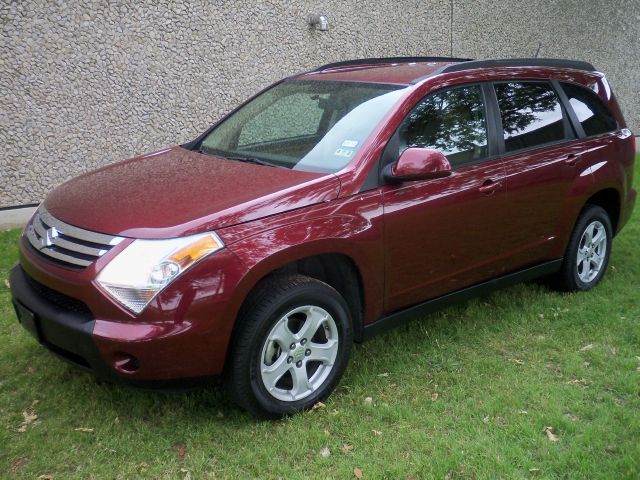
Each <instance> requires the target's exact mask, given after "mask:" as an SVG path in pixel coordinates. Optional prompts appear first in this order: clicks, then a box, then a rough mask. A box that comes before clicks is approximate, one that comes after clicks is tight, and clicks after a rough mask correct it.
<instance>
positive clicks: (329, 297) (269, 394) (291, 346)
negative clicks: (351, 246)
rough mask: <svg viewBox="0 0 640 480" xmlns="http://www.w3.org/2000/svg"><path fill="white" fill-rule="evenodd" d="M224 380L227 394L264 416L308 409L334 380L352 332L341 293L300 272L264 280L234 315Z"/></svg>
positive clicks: (342, 367) (343, 365) (347, 351)
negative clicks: (235, 318) (235, 321)
mask: <svg viewBox="0 0 640 480" xmlns="http://www.w3.org/2000/svg"><path fill="white" fill-rule="evenodd" d="M238 322H239V323H238V327H237V328H236V331H235V333H234V338H233V340H232V342H233V343H232V346H231V351H230V355H229V357H228V359H227V367H226V371H225V383H226V388H227V391H228V392H229V394H230V396H231V398H232V399H233V400H234V401H235V402H236V403H237V404H238V405H240V406H241V407H243V408H245V409H246V410H248V411H250V412H252V413H254V414H256V415H258V416H261V417H266V418H281V417H283V416H286V415H290V414H293V413H295V412H297V411H300V410H305V409H308V408H310V407H312V406H313V405H314V404H315V403H316V402H319V401H320V400H323V399H324V398H326V397H327V396H328V395H329V394H330V393H331V392H332V391H333V389H334V388H335V386H336V385H337V384H338V382H339V380H340V378H341V377H342V374H343V372H344V370H345V368H346V366H347V363H348V361H349V355H350V353H351V344H352V343H353V330H352V325H351V317H350V314H349V308H348V306H347V303H346V302H345V300H344V298H343V297H342V296H341V295H340V294H339V293H338V292H337V291H336V290H335V289H333V288H332V287H330V286H329V285H327V284H326V283H324V282H321V281H319V280H315V279H312V278H309V277H305V276H303V275H275V276H272V277H269V278H267V279H265V280H264V281H263V282H262V283H261V284H259V285H258V287H257V288H256V289H255V290H254V292H253V293H252V294H251V295H250V297H249V298H248V299H247V302H245V306H244V307H243V308H242V309H241V312H240V315H239V318H238Z"/></svg>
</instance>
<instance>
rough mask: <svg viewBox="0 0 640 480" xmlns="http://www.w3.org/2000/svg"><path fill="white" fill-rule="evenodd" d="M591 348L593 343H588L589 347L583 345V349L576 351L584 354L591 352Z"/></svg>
mask: <svg viewBox="0 0 640 480" xmlns="http://www.w3.org/2000/svg"><path fill="white" fill-rule="evenodd" d="M592 348H593V343H590V344H589V345H585V346H584V347H582V348H581V349H580V350H578V351H579V352H586V351H587V350H591V349H592Z"/></svg>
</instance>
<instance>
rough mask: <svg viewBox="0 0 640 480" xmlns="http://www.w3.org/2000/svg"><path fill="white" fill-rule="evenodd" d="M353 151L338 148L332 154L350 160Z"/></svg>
mask: <svg viewBox="0 0 640 480" xmlns="http://www.w3.org/2000/svg"><path fill="white" fill-rule="evenodd" d="M353 152H354V151H353V150H352V149H351V148H338V149H337V150H336V151H335V152H333V154H334V155H335V156H336V157H345V158H351V157H352V156H353Z"/></svg>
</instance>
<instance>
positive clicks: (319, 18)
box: [307, 13, 329, 32]
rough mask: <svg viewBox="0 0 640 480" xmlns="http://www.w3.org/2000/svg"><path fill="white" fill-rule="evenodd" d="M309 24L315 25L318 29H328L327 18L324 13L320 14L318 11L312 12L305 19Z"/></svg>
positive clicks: (324, 30)
mask: <svg viewBox="0 0 640 480" xmlns="http://www.w3.org/2000/svg"><path fill="white" fill-rule="evenodd" d="M307 21H308V22H309V25H311V26H312V27H313V26H315V27H316V28H317V29H318V30H321V31H323V32H326V31H327V30H329V19H328V18H327V16H326V15H320V14H319V13H312V14H311V15H309V18H308V20H307Z"/></svg>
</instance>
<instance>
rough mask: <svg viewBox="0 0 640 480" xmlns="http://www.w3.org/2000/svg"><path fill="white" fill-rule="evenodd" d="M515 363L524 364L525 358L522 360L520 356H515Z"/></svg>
mask: <svg viewBox="0 0 640 480" xmlns="http://www.w3.org/2000/svg"><path fill="white" fill-rule="evenodd" d="M513 363H515V364H516V365H524V360H520V359H519V358H515V359H514V360H513Z"/></svg>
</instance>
